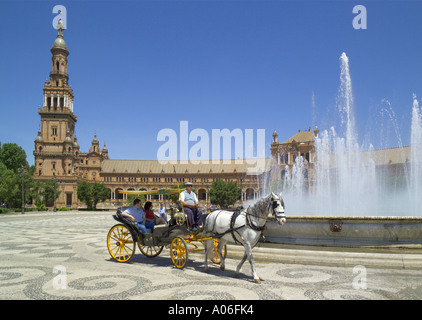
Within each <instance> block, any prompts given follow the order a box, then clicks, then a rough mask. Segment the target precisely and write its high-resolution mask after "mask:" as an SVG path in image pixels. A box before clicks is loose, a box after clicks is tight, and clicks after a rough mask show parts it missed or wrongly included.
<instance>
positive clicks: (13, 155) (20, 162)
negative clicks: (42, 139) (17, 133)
mask: <svg viewBox="0 0 422 320" xmlns="http://www.w3.org/2000/svg"><path fill="white" fill-rule="evenodd" d="M0 162H1V163H3V164H4V165H5V166H6V167H7V169H9V170H13V172H14V173H18V169H20V168H22V167H24V168H26V169H27V170H28V168H29V166H28V162H27V161H26V153H25V151H24V150H23V149H22V148H21V147H20V146H18V145H17V144H16V143H5V144H3V145H1V146H0Z"/></svg>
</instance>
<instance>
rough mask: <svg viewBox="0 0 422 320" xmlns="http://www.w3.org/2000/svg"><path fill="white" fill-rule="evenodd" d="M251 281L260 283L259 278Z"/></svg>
mask: <svg viewBox="0 0 422 320" xmlns="http://www.w3.org/2000/svg"><path fill="white" fill-rule="evenodd" d="M253 281H254V282H255V283H257V284H261V280H260V279H253Z"/></svg>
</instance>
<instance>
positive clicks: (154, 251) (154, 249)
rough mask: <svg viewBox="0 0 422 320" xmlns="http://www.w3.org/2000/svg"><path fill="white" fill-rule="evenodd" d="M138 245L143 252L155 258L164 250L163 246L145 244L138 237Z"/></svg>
mask: <svg viewBox="0 0 422 320" xmlns="http://www.w3.org/2000/svg"><path fill="white" fill-rule="evenodd" d="M138 247H139V250H141V252H142V253H143V254H144V255H145V256H147V257H148V258H154V257H156V256H158V255H159V254H160V253H161V251H163V248H164V247H163V246H143V245H142V244H141V243H140V239H138Z"/></svg>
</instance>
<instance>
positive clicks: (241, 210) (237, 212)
mask: <svg viewBox="0 0 422 320" xmlns="http://www.w3.org/2000/svg"><path fill="white" fill-rule="evenodd" d="M220 212H221V211H220ZM220 212H219V213H220ZM219 213H218V214H219ZM241 214H244V215H245V216H246V224H244V225H242V226H240V227H237V228H235V227H234V225H235V223H236V219H237V217H238V216H240V215H241ZM214 222H215V220H214ZM246 225H247V226H249V227H250V228H251V229H252V230H255V231H260V232H261V236H260V237H263V233H264V229H265V224H264V225H263V226H262V227H260V226H256V225H255V224H254V223H253V222H252V220H251V214H250V213H248V212H247V210H244V208H243V207H242V206H239V207H237V208H236V210H235V211H234V212H233V214H232V216H231V219H230V229H228V230H227V231H225V232H223V233H214V237H216V238H221V237H223V236H225V235H226V234H227V233H229V232H231V234H232V237H233V239H234V242H235V243H236V244H240V242H239V241H238V240H237V239H236V237H235V232H236V233H237V234H238V235H239V237H241V238H242V236H241V235H240V233H239V232H238V231H237V230H239V229H241V228H243V227H244V226H246ZM213 229H214V228H213Z"/></svg>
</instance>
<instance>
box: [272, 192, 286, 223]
mask: <svg viewBox="0 0 422 320" xmlns="http://www.w3.org/2000/svg"><path fill="white" fill-rule="evenodd" d="M284 209H285V206H284V201H283V198H282V193H281V192H280V194H279V195H278V194H275V193H274V192H271V201H270V205H269V208H268V211H269V212H272V214H273V215H274V217H275V218H276V219H277V221H278V223H279V224H280V225H283V224H284V223H285V222H286V215H285V214H284Z"/></svg>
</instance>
